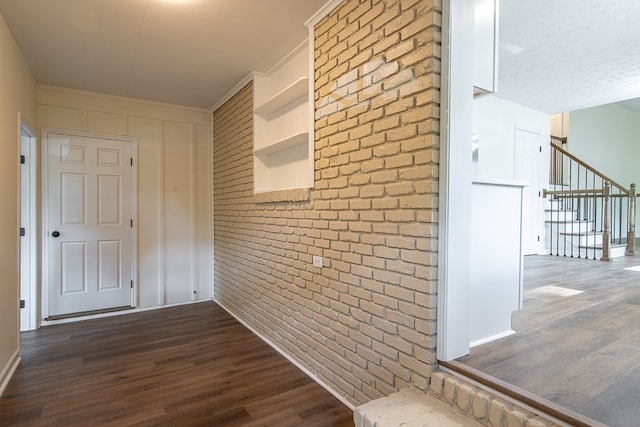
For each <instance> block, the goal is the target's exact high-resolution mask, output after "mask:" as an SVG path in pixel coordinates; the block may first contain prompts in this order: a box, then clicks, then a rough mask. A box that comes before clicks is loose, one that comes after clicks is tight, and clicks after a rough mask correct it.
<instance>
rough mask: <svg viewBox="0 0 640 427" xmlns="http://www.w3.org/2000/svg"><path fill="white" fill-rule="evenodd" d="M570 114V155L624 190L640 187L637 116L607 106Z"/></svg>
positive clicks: (638, 114) (638, 117) (615, 105)
mask: <svg viewBox="0 0 640 427" xmlns="http://www.w3.org/2000/svg"><path fill="white" fill-rule="evenodd" d="M570 114H571V120H570V122H569V138H568V146H569V152H571V154H574V155H576V156H577V157H578V158H580V159H582V160H584V161H585V162H587V163H588V164H590V165H591V166H593V167H595V168H596V169H598V170H600V171H601V172H602V173H604V174H605V175H607V176H609V177H610V178H612V179H614V180H615V181H617V182H618V183H620V184H621V185H623V186H625V187H627V186H629V185H630V184H632V183H635V184H640V168H639V167H638V162H639V161H640V112H638V111H633V110H630V109H628V108H625V107H622V106H620V105H618V104H608V105H603V106H599V107H593V108H587V109H583V110H577V111H572V112H571V113H570Z"/></svg>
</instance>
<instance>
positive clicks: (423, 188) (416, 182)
mask: <svg viewBox="0 0 640 427" xmlns="http://www.w3.org/2000/svg"><path fill="white" fill-rule="evenodd" d="M434 1H435V5H434ZM439 3H440V2H439V1H437V0H382V1H381V0H345V1H344V2H342V3H341V4H340V6H339V7H337V8H336V9H335V10H334V11H332V12H331V13H330V14H329V15H328V16H327V17H325V18H324V19H323V20H322V21H321V22H319V23H318V25H317V26H316V35H315V68H316V75H315V81H316V91H315V108H316V123H315V188H314V189H313V190H312V191H311V193H310V196H309V197H308V200H304V199H306V198H305V197H302V198H300V199H303V200H302V201H296V202H270V201H269V200H270V199H269V197H264V196H260V197H256V196H254V194H253V167H252V147H253V135H252V132H253V130H252V108H253V105H252V85H251V84H249V85H247V86H246V87H245V88H243V89H242V90H241V91H239V92H238V93H237V94H236V95H235V96H234V97H233V98H232V99H230V100H229V101H228V102H227V103H225V104H224V105H223V106H222V107H220V108H219V109H218V110H216V111H215V113H214V204H215V209H214V232H215V248H214V250H215V296H216V299H217V300H218V301H219V302H220V303H221V304H222V305H224V306H225V307H226V308H228V309H229V310H230V311H232V312H233V313H234V314H235V315H237V316H238V317H240V318H241V319H243V320H244V321H245V322H247V323H248V324H250V325H251V326H252V327H253V328H255V329H256V330H258V331H259V332H260V333H261V334H262V335H264V336H266V337H268V338H269V339H270V340H271V341H272V342H273V343H274V344H275V345H277V346H278V347H279V348H280V349H282V350H283V351H285V352H286V353H287V354H289V355H291V357H293V358H294V359H296V360H297V361H298V362H299V363H300V364H302V365H303V366H305V367H306V368H307V369H308V370H309V371H311V372H312V373H315V374H316V375H317V376H318V377H319V379H320V380H321V381H322V382H324V383H326V384H328V385H329V386H331V387H332V388H333V389H334V390H335V391H336V392H338V393H339V394H341V395H343V396H344V397H345V398H346V399H347V400H348V401H350V402H352V403H354V404H358V403H363V402H366V401H369V400H371V399H374V398H378V397H381V396H383V395H387V394H390V393H391V392H393V391H395V390H398V389H400V388H403V387H406V386H410V385H413V386H415V387H418V388H420V389H423V390H426V389H427V388H428V379H429V377H430V375H431V372H432V370H433V369H434V368H435V366H436V360H435V345H436V340H435V331H436V324H435V321H436V312H435V311H436V310H435V306H436V294H435V292H436V280H437V267H436V261H437V259H436V250H437V241H436V231H437V205H438V198H437V196H438V195H437V188H438V179H437V176H438V164H437V162H438V156H439V154H438V129H439V121H438V115H439V110H438V103H439V90H438V88H439V72H440V69H439V64H440V62H439V52H440V47H439V37H440V11H439V9H440V5H439ZM291 200H298V198H296V197H293V198H291ZM313 255H321V256H322V257H323V258H324V263H325V266H324V268H322V269H319V268H316V267H313V266H312V256H313Z"/></svg>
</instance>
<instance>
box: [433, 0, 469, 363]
mask: <svg viewBox="0 0 640 427" xmlns="http://www.w3.org/2000/svg"><path fill="white" fill-rule="evenodd" d="M442 7H443V13H442V24H443V28H442V79H441V94H442V96H441V108H440V111H441V120H440V125H441V128H440V142H441V146H440V173H439V176H440V180H439V186H440V187H439V188H440V191H439V194H440V202H439V207H438V210H439V219H438V229H439V232H438V310H437V347H436V356H437V358H438V360H442V361H450V360H453V359H455V358H458V357H460V356H463V355H465V354H468V353H469V341H470V336H471V324H470V315H469V313H470V307H471V295H470V294H471V292H470V290H471V288H470V287H471V272H470V271H471V240H470V237H469V236H470V235H471V181H472V172H471V171H472V161H471V137H472V134H473V66H472V65H473V64H472V62H473V36H474V35H473V32H474V31H473V14H474V3H473V0H455V1H454V0H444V1H443V2H442Z"/></svg>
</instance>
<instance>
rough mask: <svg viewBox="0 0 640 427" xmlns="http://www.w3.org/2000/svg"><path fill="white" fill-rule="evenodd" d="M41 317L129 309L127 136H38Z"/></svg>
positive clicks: (131, 256) (130, 166) (131, 200)
mask: <svg viewBox="0 0 640 427" xmlns="http://www.w3.org/2000/svg"><path fill="white" fill-rule="evenodd" d="M42 139H43V140H42V144H43V146H42V148H43V161H42V165H43V190H42V194H43V218H42V222H43V233H42V237H43V296H44V298H43V311H44V313H43V317H45V318H46V319H56V318H61V317H71V316H76V315H85V314H89V313H95V312H103V311H111V310H118V309H124V308H133V307H134V306H135V303H134V302H135V287H134V277H135V228H134V224H135V221H134V218H135V200H136V194H135V188H136V186H135V176H136V174H135V153H136V143H135V140H134V139H131V138H118V137H113V136H104V135H97V134H88V133H83V132H71V131H57V130H44V131H43V137H42Z"/></svg>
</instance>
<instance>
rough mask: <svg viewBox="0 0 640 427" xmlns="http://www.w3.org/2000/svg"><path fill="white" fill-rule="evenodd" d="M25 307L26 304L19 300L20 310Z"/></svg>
mask: <svg viewBox="0 0 640 427" xmlns="http://www.w3.org/2000/svg"><path fill="white" fill-rule="evenodd" d="M25 307H26V302H25V300H23V299H21V300H20V308H25Z"/></svg>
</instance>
